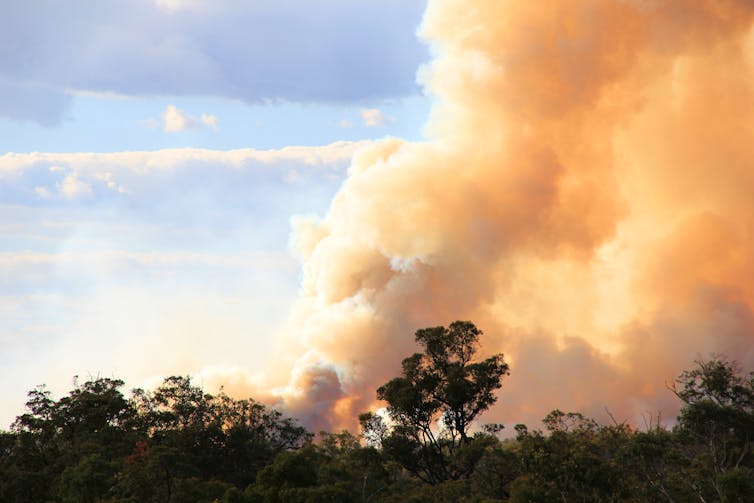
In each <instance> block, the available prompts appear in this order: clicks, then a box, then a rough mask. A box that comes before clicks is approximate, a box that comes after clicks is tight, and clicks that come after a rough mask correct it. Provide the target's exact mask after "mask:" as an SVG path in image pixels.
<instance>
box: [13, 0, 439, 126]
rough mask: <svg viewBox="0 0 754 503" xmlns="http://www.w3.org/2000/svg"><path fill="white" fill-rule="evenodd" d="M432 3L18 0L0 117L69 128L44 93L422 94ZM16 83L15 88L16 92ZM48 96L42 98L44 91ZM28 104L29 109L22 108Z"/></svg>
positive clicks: (345, 97)
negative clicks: (419, 76)
mask: <svg viewBox="0 0 754 503" xmlns="http://www.w3.org/2000/svg"><path fill="white" fill-rule="evenodd" d="M424 3H425V2H424V1H422V0H410V1H406V0H400V1H399V0H387V1H386V0H381V1H373V0H361V1H355V2H354V1H347V0H316V1H311V2H297V1H293V0H282V1H280V0H278V1H270V0H264V1H255V2H244V3H240V2H205V1H196V2H189V3H187V5H186V7H185V8H182V9H181V8H179V9H177V10H172V11H171V10H169V9H165V8H161V7H159V6H158V5H157V4H156V3H155V2H152V1H148V0H133V1H125V0H120V1H114V2H107V3H103V2H97V1H93V0H83V1H79V2H75V3H65V4H64V3H61V2H53V1H40V2H34V3H33V5H32V4H31V3H29V2H24V1H22V0H11V1H9V2H5V4H4V6H3V11H4V15H3V16H1V17H2V19H0V79H2V80H3V81H5V82H10V83H11V84H10V85H12V86H15V87H16V88H17V89H16V92H14V93H10V94H8V93H6V92H2V93H0V115H5V116H6V117H14V118H20V119H24V118H25V119H28V118H32V119H34V120H36V121H38V122H40V123H42V124H54V123H56V122H59V121H60V119H61V117H62V116H63V113H64V110H65V109H64V107H62V106H60V105H59V104H58V105H57V106H54V105H51V104H46V103H45V102H37V106H29V105H31V104H32V103H31V102H32V96H34V88H32V87H30V86H28V85H27V84H26V83H28V82H34V83H36V84H35V85H37V86H43V88H44V89H48V90H49V91H48V93H49V94H50V96H51V97H50V98H48V99H52V97H55V99H57V100H58V102H65V100H66V96H65V91H66V90H67V89H68V90H71V89H72V90H83V91H95V92H114V93H119V94H124V95H132V96H152V95H172V96H175V95H207V96H220V97H225V98H231V99H239V100H243V101H246V102H249V103H258V102H267V101H277V100H282V101H294V102H302V103H308V102H328V103H341V102H351V103H355V102H366V101H374V100H381V99H386V98H393V97H401V96H407V95H412V94H416V93H418V86H417V84H416V82H415V72H416V69H417V67H418V66H419V64H421V63H422V62H423V61H424V60H425V59H426V58H427V55H426V49H425V48H424V47H423V46H422V45H421V44H420V43H419V41H418V40H417V38H416V36H415V35H414V32H415V28H416V26H417V24H418V22H419V20H420V16H421V12H422V10H423V8H424ZM6 85H8V84H6ZM37 92H39V91H37ZM24 104H26V105H27V106H24Z"/></svg>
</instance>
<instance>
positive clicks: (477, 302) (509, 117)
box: [275, 0, 754, 429]
mask: <svg viewBox="0 0 754 503" xmlns="http://www.w3.org/2000/svg"><path fill="white" fill-rule="evenodd" d="M753 18H754V4H753V3H752V2H751V1H750V0H738V1H736V0H695V1H693V2H689V1H687V0H682V1H681V0H677V1H675V0H569V1H564V2H554V3H553V2H532V1H529V0H521V1H500V0H473V1H471V0H430V1H429V4H428V8H427V11H426V13H425V17H424V20H423V24H422V27H421V29H420V33H421V36H422V37H423V38H424V39H425V40H427V42H428V43H429V44H430V45H431V46H432V48H433V53H434V60H433V61H432V62H431V64H430V65H428V66H427V67H426V68H423V69H422V71H421V73H420V75H421V79H422V82H423V84H424V85H425V87H426V89H427V92H428V93H430V94H431V95H432V96H433V98H434V100H435V105H434V108H433V110H432V113H431V116H430V118H429V120H428V124H427V132H428V138H429V139H428V140H427V141H426V142H423V143H406V142H402V141H400V140H397V139H388V140H384V141H381V142H378V143H376V144H373V145H371V146H369V147H366V148H364V149H362V150H361V151H359V152H358V153H357V154H356V156H355V157H354V160H353V163H352V166H351V167H350V172H349V177H348V179H347V180H346V182H345V183H344V185H343V186H342V188H341V190H340V191H339V193H338V194H337V196H336V197H335V199H334V200H333V201H332V205H331V207H330V210H329V213H328V214H327V216H326V217H325V218H324V219H322V220H312V219H303V218H302V219H298V220H296V221H295V222H294V231H293V232H294V234H293V238H292V240H293V243H294V246H295V249H296V250H297V252H298V253H299V254H300V256H301V258H302V260H303V268H304V279H303V284H302V289H301V295H300V298H299V299H298V301H297V305H296V307H295V312H294V314H293V318H292V321H291V327H290V332H291V334H292V335H291V337H290V338H289V339H286V340H285V341H283V342H281V344H280V351H279V354H280V356H279V359H278V361H277V362H276V364H275V368H277V369H281V370H279V374H280V375H278V376H277V378H278V379H283V380H285V382H287V385H285V386H283V387H281V388H279V389H277V390H276V393H277V394H278V396H279V397H280V400H282V403H284V406H285V407H287V408H288V410H289V411H291V412H293V413H295V414H297V415H298V416H299V417H301V418H302V420H303V421H304V422H305V423H307V424H309V425H310V426H313V427H324V428H330V429H336V428H340V427H344V426H350V427H352V426H353V424H354V419H355V417H356V415H357V414H358V413H359V412H361V411H364V410H367V409H368V408H369V407H371V406H374V405H375V404H374V401H375V388H376V387H377V386H379V385H380V384H382V383H384V382H385V381H386V380H387V379H389V378H391V377H393V376H395V375H397V373H398V371H399V368H400V361H401V359H402V358H403V357H405V356H407V355H409V354H410V353H412V352H413V351H414V350H415V347H414V341H413V333H414V331H415V330H416V329H417V328H421V327H425V326H434V325H440V324H447V323H449V322H451V321H453V320H455V319H469V320H472V321H474V322H475V323H476V324H477V325H478V326H479V327H480V328H482V329H483V330H484V331H485V335H484V336H483V339H482V344H483V347H482V351H483V353H484V354H489V353H494V352H504V353H505V355H506V359H507V360H508V361H509V362H510V364H511V370H512V375H511V376H510V377H509V378H508V379H507V380H506V381H505V383H504V386H503V388H502V390H501V392H500V400H499V402H498V404H497V405H496V406H495V408H494V409H493V410H492V411H491V412H489V413H488V414H487V415H486V416H485V418H484V419H485V420H487V421H502V422H504V423H506V424H508V425H509V426H510V425H512V424H515V423H517V422H526V423H529V424H534V423H535V422H536V421H538V420H539V419H541V418H542V417H543V416H544V415H545V414H546V413H547V412H548V411H549V410H551V409H553V408H556V407H558V408H562V409H568V410H578V411H582V412H584V413H587V414H592V415H594V416H595V417H597V418H598V419H604V412H603V408H604V407H605V406H608V407H609V408H610V410H611V411H612V412H613V414H614V415H616V417H618V419H628V420H629V421H632V422H635V423H636V422H638V421H639V420H640V417H641V415H642V414H643V413H646V412H651V413H654V412H657V411H662V412H663V414H664V415H665V416H666V417H672V416H673V415H674V413H675V412H676V408H675V407H677V406H676V405H675V399H674V397H673V396H672V395H671V394H670V393H669V392H668V391H667V390H666V389H665V388H664V384H665V383H666V382H669V381H671V380H672V379H673V377H674V376H675V375H677V373H678V372H679V371H681V370H683V369H684V368H689V367H690V366H691V364H692V361H693V360H694V359H695V358H697V357H699V356H702V357H704V356H707V355H709V354H710V353H712V352H722V353H726V354H727V355H729V356H731V357H733V358H735V359H737V360H738V361H740V362H741V363H742V365H744V366H748V367H752V366H754V330H753V329H754V313H753V311H752V310H753V309H754V197H752V196H753V194H754V30H753V29H752V26H753V25H752V20H753Z"/></svg>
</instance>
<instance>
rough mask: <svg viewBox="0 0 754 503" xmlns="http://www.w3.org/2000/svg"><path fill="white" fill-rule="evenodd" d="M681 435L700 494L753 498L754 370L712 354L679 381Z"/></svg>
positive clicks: (725, 498)
mask: <svg viewBox="0 0 754 503" xmlns="http://www.w3.org/2000/svg"><path fill="white" fill-rule="evenodd" d="M671 390H672V391H673V392H674V393H675V395H676V396H677V397H678V398H680V399H681V401H683V407H682V408H681V413H680V415H679V416H678V422H679V427H678V432H677V433H678V435H679V437H680V439H679V440H680V442H681V444H682V445H683V449H682V454H683V458H684V459H683V464H684V465H685V467H686V469H687V470H688V477H687V480H688V481H689V483H690V484H691V485H692V488H693V490H694V492H695V493H696V494H697V495H698V496H699V498H700V499H701V498H705V499H708V500H709V499H711V498H718V499H720V500H722V501H751V498H752V497H754V471H753V470H752V469H754V372H751V373H749V374H748V375H742V372H741V369H740V368H739V367H738V365H737V364H736V363H735V362H730V361H728V360H727V359H725V358H724V357H721V356H714V357H712V359H710V360H708V361H697V362H696V367H695V368H693V369H691V370H687V371H685V372H683V373H681V375H680V376H679V377H678V378H677V379H676V381H675V383H674V385H673V386H672V387H671Z"/></svg>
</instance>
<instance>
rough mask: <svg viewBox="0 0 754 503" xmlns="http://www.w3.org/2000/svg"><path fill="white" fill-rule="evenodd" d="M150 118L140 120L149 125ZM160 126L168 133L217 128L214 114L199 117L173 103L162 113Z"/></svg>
mask: <svg viewBox="0 0 754 503" xmlns="http://www.w3.org/2000/svg"><path fill="white" fill-rule="evenodd" d="M151 120H152V119H147V120H145V121H142V123H143V124H144V125H145V126H147V127H149V125H151V124H153V123H152V122H150V121H151ZM162 127H163V130H165V131H166V132H168V133H180V132H182V131H189V130H197V129H201V128H202V127H210V128H212V129H217V117H215V116H214V115H208V114H202V115H201V116H200V117H198V118H197V117H194V116H192V115H189V114H187V113H186V112H184V111H183V110H181V109H180V108H178V107H176V106H175V105H168V106H167V108H165V112H163V114H162Z"/></svg>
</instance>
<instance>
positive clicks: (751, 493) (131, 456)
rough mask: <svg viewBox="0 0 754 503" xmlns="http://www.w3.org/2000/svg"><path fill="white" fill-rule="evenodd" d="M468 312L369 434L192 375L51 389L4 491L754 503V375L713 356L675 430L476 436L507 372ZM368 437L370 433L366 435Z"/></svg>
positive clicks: (33, 416)
mask: <svg viewBox="0 0 754 503" xmlns="http://www.w3.org/2000/svg"><path fill="white" fill-rule="evenodd" d="M480 334H481V332H479V331H478V330H477V329H476V327H474V326H473V325H472V324H470V323H468V322H456V323H454V324H451V325H450V327H448V328H444V327H436V328H431V329H424V330H420V331H419V332H417V341H418V342H419V343H420V344H421V345H422V346H423V347H424V348H425V352H424V353H417V354H415V355H413V356H411V357H409V358H407V359H406V360H404V362H403V373H402V375H401V376H400V377H398V378H396V379H393V380H391V381H389V382H388V383H386V384H385V385H384V386H382V387H381V388H380V390H378V394H379V395H380V397H382V398H384V399H385V400H386V401H387V403H388V413H389V416H390V418H389V420H390V422H387V421H386V420H385V419H384V418H382V417H381V416H379V415H377V414H374V413H367V414H362V415H361V416H360V418H359V419H360V422H361V424H362V428H363V430H364V431H363V434H362V436H360V437H356V436H354V435H352V434H351V433H349V432H347V431H342V432H340V433H328V432H320V434H319V435H318V437H317V438H316V439H314V437H313V435H312V434H311V433H309V432H307V431H306V430H305V429H304V428H302V427H301V426H299V425H297V424H296V422H295V421H294V420H292V419H290V418H286V417H284V416H283V415H282V414H280V413H279V412H277V411H274V410H271V409H268V408H267V407H265V406H264V405H262V404H259V403H257V402H255V401H253V400H251V399H249V400H235V399H232V398H230V397H228V396H226V395H225V394H223V393H220V394H219V395H211V394H208V393H206V392H204V391H203V390H202V389H201V388H199V387H197V386H195V385H193V384H192V382H191V380H190V379H189V378H188V377H169V378H167V379H165V381H164V382H163V383H162V385H161V386H159V387H158V388H157V389H155V390H153V391H149V392H148V391H144V390H134V392H133V393H132V396H131V398H126V397H124V396H123V394H122V392H121V389H122V387H123V382H122V381H120V380H118V379H100V378H98V379H92V380H90V381H86V382H84V383H75V385H74V388H73V390H71V391H70V392H69V393H68V394H67V395H66V396H64V397H62V398H60V399H59V400H55V399H54V398H53V397H52V395H51V394H50V393H49V391H48V390H47V389H46V388H45V387H43V386H40V387H37V388H35V389H34V390H32V391H30V392H29V401H28V403H27V411H26V412H25V413H24V414H22V415H20V416H18V418H17V419H16V421H15V422H14V423H13V425H12V427H11V431H7V432H2V431H0V501H2V502H9V503H15V502H23V503H27V502H31V503H35V502H50V501H56V502H77V503H78V502H83V503H89V502H91V503H94V502H101V503H142V502H167V503H184V502H185V503H188V502H192V503H194V502H204V503H215V502H218V503H252V502H262V503H289V502H292V503H296V502H300V503H319V502H361V503H388V502H389V503H409V502H410V503H423V502H438V503H439V502H454V503H455V502H459V503H491V502H501V501H502V502H504V501H508V502H548V503H549V502H553V501H558V502H571V501H574V502H626V503H643V502H647V501H667V502H686V501H704V502H720V503H723V502H729V503H743V502H749V501H754V453H752V435H754V375H752V374H743V373H742V372H741V371H740V369H739V368H738V366H737V365H736V364H735V363H731V362H729V361H727V360H726V359H724V358H721V357H714V358H712V359H711V360H708V361H701V362H697V364H696V366H695V367H694V368H692V369H690V370H687V371H686V372H683V373H682V374H681V375H680V376H679V377H678V379H677V380H676V381H675V385H674V386H673V387H671V390H672V391H673V392H674V393H675V394H676V396H677V397H678V398H679V399H680V400H681V403H682V408H681V412H680V414H679V416H678V421H677V424H676V425H675V426H674V427H673V428H665V427H662V426H661V425H660V423H659V421H657V422H656V423H654V422H653V424H652V425H651V427H649V428H647V429H646V431H640V430H636V429H633V428H631V427H630V426H628V425H626V424H618V423H616V422H615V421H614V422H613V424H611V425H603V424H599V423H598V422H597V421H595V420H594V419H591V418H588V417H586V416H584V415H582V414H581V413H578V412H562V411H560V410H554V411H552V412H551V413H549V414H548V415H547V416H546V417H545V418H544V419H543V421H542V424H543V426H544V428H543V429H542V430H538V429H529V428H528V427H526V426H525V425H517V426H516V428H515V431H516V438H514V439H507V440H505V441H500V440H499V439H498V438H497V436H496V433H498V432H499V430H500V428H501V425H489V426H488V427H487V428H484V431H477V432H475V433H472V432H471V431H470V428H469V426H470V424H471V422H472V421H474V420H476V419H477V418H478V415H479V414H480V413H481V412H483V411H484V410H485V409H486V408H487V407H489V405H491V404H492V403H494V400H495V395H494V391H495V390H497V389H498V388H499V387H500V380H501V379H502V377H503V376H504V375H505V374H507V372H508V368H507V365H505V363H504V362H503V360H502V357H501V356H500V355H497V356H494V357H491V358H488V359H487V360H484V361H482V362H475V361H474V359H473V357H474V355H475V351H476V344H477V343H478V337H479V335H480ZM363 440H366V442H364V443H362V441H363Z"/></svg>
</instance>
